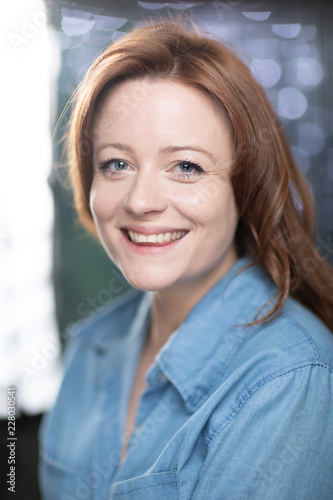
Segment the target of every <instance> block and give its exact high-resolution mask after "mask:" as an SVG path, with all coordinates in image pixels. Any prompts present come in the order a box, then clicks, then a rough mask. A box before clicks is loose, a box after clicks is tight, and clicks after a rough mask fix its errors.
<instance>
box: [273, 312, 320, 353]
mask: <svg viewBox="0 0 333 500" xmlns="http://www.w3.org/2000/svg"><path fill="white" fill-rule="evenodd" d="M281 316H283V317H285V318H287V319H288V320H289V321H290V322H291V323H292V324H293V325H294V326H296V327H297V328H298V330H301V331H302V333H303V334H304V335H305V337H306V338H307V340H308V341H309V343H310V345H311V347H312V350H313V353H314V355H315V356H316V359H319V357H320V353H319V350H318V347H317V344H316V343H315V341H314V340H313V338H312V336H311V335H310V333H309V332H308V331H307V330H306V328H304V326H303V325H301V324H300V323H299V322H298V321H297V320H295V318H293V317H292V316H290V315H289V314H288V313H286V312H282V313H281Z"/></svg>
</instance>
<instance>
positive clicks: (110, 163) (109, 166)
mask: <svg viewBox="0 0 333 500" xmlns="http://www.w3.org/2000/svg"><path fill="white" fill-rule="evenodd" d="M98 167H99V169H100V170H111V171H121V170H126V168H127V167H128V164H127V163H126V161H123V160H117V159H116V158H114V159H113V158H109V159H108V160H105V161H101V162H100V163H99V165H98Z"/></svg>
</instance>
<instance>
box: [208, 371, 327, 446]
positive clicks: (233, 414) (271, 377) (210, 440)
mask: <svg viewBox="0 0 333 500" xmlns="http://www.w3.org/2000/svg"><path fill="white" fill-rule="evenodd" d="M309 366H318V367H320V368H324V369H327V370H328V371H329V372H330V373H332V374H333V369H332V367H330V366H328V365H326V364H325V363H321V362H320V361H318V362H311V361H310V362H307V363H305V364H303V365H302V366H296V367H294V368H290V367H286V368H285V369H283V371H282V370H279V371H278V372H277V373H271V374H270V375H267V376H266V377H264V378H263V379H261V380H259V381H258V382H256V383H255V384H254V385H253V387H251V388H250V389H249V390H248V391H247V392H246V393H245V394H244V395H243V396H241V397H239V398H238V401H237V402H236V403H237V408H233V409H231V412H230V413H229V415H228V416H227V418H226V419H224V421H223V423H222V424H221V425H220V426H219V427H217V428H216V429H215V431H214V432H212V433H211V434H210V435H209V436H208V437H207V439H206V444H207V446H208V447H210V446H211V445H212V444H213V441H214V440H215V439H216V438H217V436H218V435H219V434H220V433H221V432H222V431H223V430H224V429H225V428H226V427H227V426H228V425H229V424H230V423H231V422H232V420H233V419H234V418H235V417H236V416H237V415H238V413H239V412H240V410H241V409H242V408H243V407H244V406H245V404H246V403H247V402H248V401H249V400H250V399H251V398H252V396H254V395H255V394H256V393H257V392H258V391H259V389H261V388H262V387H263V386H265V385H266V384H267V383H268V382H272V381H273V380H276V379H277V378H279V377H282V376H283V375H287V374H288V373H291V372H293V371H296V370H301V369H303V368H307V367H309Z"/></svg>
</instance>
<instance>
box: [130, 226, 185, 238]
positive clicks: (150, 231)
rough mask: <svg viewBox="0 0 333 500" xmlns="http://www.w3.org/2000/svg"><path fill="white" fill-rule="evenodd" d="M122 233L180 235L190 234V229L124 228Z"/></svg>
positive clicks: (159, 227)
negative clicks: (181, 233)
mask: <svg viewBox="0 0 333 500" xmlns="http://www.w3.org/2000/svg"><path fill="white" fill-rule="evenodd" d="M120 229H121V230H122V231H133V232H134V233H139V234H145V235H147V236H148V235H149V234H161V233H178V232H182V231H186V233H188V229H185V228H177V227H176V228H175V227H167V226H133V225H130V226H123V227H121V228H120Z"/></svg>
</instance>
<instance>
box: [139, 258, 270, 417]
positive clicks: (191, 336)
mask: <svg viewBox="0 0 333 500" xmlns="http://www.w3.org/2000/svg"><path fill="white" fill-rule="evenodd" d="M250 263H251V262H250V260H249V259H248V257H244V258H241V259H239V260H238V261H237V262H236V264H235V265H234V266H233V267H232V269H231V270H230V271H229V272H228V273H227V274H226V275H225V276H224V277H223V278H222V279H221V280H220V281H219V282H218V283H217V284H216V285H215V286H214V287H213V288H212V289H211V290H210V291H209V292H208V293H207V294H206V295H205V296H204V297H203V298H202V299H201V300H200V301H199V302H198V303H197V304H196V306H195V307H194V308H193V309H192V311H191V312H190V314H189V315H188V317H187V318H186V319H185V321H184V322H183V323H182V325H181V326H180V327H179V328H178V329H177V330H176V331H175V332H174V333H173V334H172V335H171V336H170V338H169V340H168V341H167V343H166V344H165V345H164V346H163V347H162V349H161V350H160V351H159V353H158V354H157V356H156V358H155V362H154V364H153V365H152V366H151V367H150V369H149V370H148V372H147V374H146V380H147V383H148V385H150V386H155V385H157V384H161V382H163V381H165V380H169V381H170V382H171V383H172V384H173V385H174V386H175V387H176V389H177V390H178V392H179V393H180V395H181V396H182V398H183V400H184V403H185V406H186V409H187V411H188V412H190V413H192V412H194V411H195V410H196V409H197V408H198V407H199V406H200V405H201V404H202V403H203V402H204V400H206V399H207V398H208V397H209V396H210V395H211V394H212V392H213V391H214V390H215V389H216V388H217V387H218V386H219V385H220V383H221V379H222V376H223V374H224V372H225V370H226V369H227V367H228V365H229V363H230V361H231V360H232V358H233V357H234V355H235V353H236V352H237V350H238V347H239V345H240V344H241V343H242V342H243V340H244V337H245V336H246V334H247V331H248V328H247V327H244V326H237V325H242V324H244V323H248V322H251V321H253V320H254V318H255V315H256V314H257V313H258V311H259V310H260V309H261V307H263V306H264V305H265V304H266V303H267V302H268V301H269V300H270V299H272V298H273V296H274V294H275V293H276V289H275V286H274V284H273V282H272V281H271V280H270V278H269V277H268V276H267V275H266V274H265V273H264V272H263V271H262V270H261V269H260V268H258V267H257V266H252V267H250V268H249V269H247V270H246V271H243V272H241V273H240V271H241V270H242V269H243V268H244V267H246V266H248V265H250Z"/></svg>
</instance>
